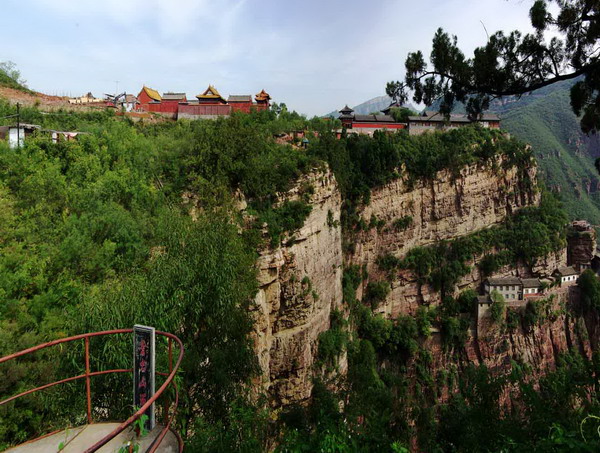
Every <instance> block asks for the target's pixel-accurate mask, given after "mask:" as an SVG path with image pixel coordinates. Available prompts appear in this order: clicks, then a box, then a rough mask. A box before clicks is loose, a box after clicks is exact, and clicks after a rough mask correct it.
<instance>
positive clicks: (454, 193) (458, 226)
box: [347, 158, 566, 318]
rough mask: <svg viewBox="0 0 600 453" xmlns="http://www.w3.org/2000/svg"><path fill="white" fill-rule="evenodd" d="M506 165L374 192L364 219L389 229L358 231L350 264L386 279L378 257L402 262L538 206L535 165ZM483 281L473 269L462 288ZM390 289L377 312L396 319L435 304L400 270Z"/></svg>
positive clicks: (373, 277) (394, 183)
mask: <svg viewBox="0 0 600 453" xmlns="http://www.w3.org/2000/svg"><path fill="white" fill-rule="evenodd" d="M502 164H503V159H502V158H498V160H497V161H496V162H494V163H493V164H491V165H485V166H481V165H470V166H467V167H465V168H463V169H462V171H461V172H460V174H458V175H453V174H452V173H451V172H449V171H441V172H439V173H438V174H437V176H436V178H435V179H433V180H431V181H419V182H418V183H417V184H416V185H415V186H414V187H411V186H410V185H409V184H408V182H407V180H406V179H397V180H395V181H392V182H391V183H389V184H387V185H385V186H383V187H380V188H377V189H374V190H373V192H372V195H371V202H370V204H369V205H368V206H366V207H364V209H363V210H362V212H361V215H362V217H363V218H364V219H367V220H368V219H370V218H371V217H373V216H374V217H376V218H377V219H378V220H379V221H383V222H385V227H383V228H373V229H370V230H368V231H364V232H361V233H359V234H358V235H357V236H356V237H355V238H354V240H355V244H356V245H355V248H354V252H353V253H351V254H350V255H349V256H348V257H347V261H348V263H349V264H356V265H360V266H366V269H367V272H368V275H369V280H378V279H382V278H385V275H384V272H383V271H382V270H381V269H379V267H378V266H377V264H376V261H377V258H378V257H380V256H383V255H387V254H391V255H393V256H395V257H397V258H402V257H403V256H404V255H406V253H407V252H408V251H409V250H410V249H411V248H413V247H416V246H424V245H430V244H433V243H435V242H438V241H442V240H451V239H455V238H458V237H461V236H465V235H467V234H470V233H473V232H475V231H477V230H481V229H484V228H488V227H490V226H492V225H495V224H498V223H500V222H502V221H504V220H505V219H506V217H507V216H509V215H511V214H513V213H515V212H516V211H517V210H518V209H520V208H522V207H525V206H531V205H535V204H537V203H538V202H539V193H538V192H537V191H536V189H535V181H536V173H537V167H536V166H535V165H532V166H530V167H529V168H526V169H518V168H517V167H511V168H509V169H507V170H501V169H500V168H501V166H502ZM403 218H405V219H410V222H406V223H407V224H408V225H407V226H406V228H401V229H399V228H396V227H395V226H394V224H395V222H396V221H397V220H398V219H403ZM559 261H561V262H562V261H563V258H562V257H560V258H559ZM565 262H566V261H565ZM552 265H553V264H552ZM553 269H555V267H553V268H552V270H553ZM504 272H506V273H510V272H512V270H511V269H505V270H504ZM550 272H551V271H550ZM479 282H480V276H479V274H478V270H477V269H476V267H474V268H473V271H472V272H471V274H470V275H468V276H467V277H465V278H464V279H463V280H462V281H461V282H460V284H459V286H461V287H473V286H474V285H477V284H478V283H479ZM367 283H368V281H364V282H363V285H362V286H361V288H359V292H358V294H359V297H360V295H362V290H363V289H364V288H366V285H367ZM391 286H392V291H391V292H390V294H389V295H388V297H387V299H386V301H385V303H383V304H381V305H380V307H379V311H380V312H382V313H386V314H387V315H388V316H389V317H392V318H394V317H397V316H398V315H400V314H414V313H415V311H416V309H417V308H418V306H419V305H420V304H422V303H429V302H433V300H432V299H435V298H436V297H437V295H435V294H432V293H431V291H430V288H428V287H421V286H420V285H418V284H417V282H416V279H415V277H414V276H413V275H411V274H410V273H409V272H402V273H401V274H400V275H399V276H398V278H397V279H395V280H394V281H393V282H391Z"/></svg>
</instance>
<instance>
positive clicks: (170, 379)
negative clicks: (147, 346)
mask: <svg viewBox="0 0 600 453" xmlns="http://www.w3.org/2000/svg"><path fill="white" fill-rule="evenodd" d="M126 333H133V329H116V330H106V331H103V332H93V333H85V334H81V335H75V336H73V337H68V338H61V339H58V340H54V341H50V342H48V343H44V344H41V345H38V346H34V347H32V348H29V349H24V350H23V351H20V352H17V353H15V354H11V355H8V356H6V357H2V358H0V364H2V363H5V362H8V361H9V360H14V359H17V358H19V357H22V356H24V355H27V354H31V353H33V352H36V351H39V350H41V349H46V348H50V347H52V346H56V345H59V344H62V343H69V342H73V341H78V340H83V341H84V347H85V373H84V374H79V375H77V376H72V377H69V378H66V379H61V380H59V381H55V382H51V383H49V384H45V385H42V386H40V387H36V388H34V389H30V390H27V391H25V392H21V393H19V394H18V395H14V396H11V397H9V398H6V399H4V400H2V401H0V406H3V405H4V404H7V403H9V402H11V401H14V400H16V399H17V398H20V397H22V396H26V395H29V394H32V393H35V392H39V391H41V390H45V389H47V388H50V387H54V386H56V385H59V384H65V383H67V382H72V381H76V380H79V379H85V381H86V382H85V386H86V396H87V421H88V423H89V424H91V423H93V419H92V401H91V378H92V377H95V376H101V375H105V374H117V373H132V372H133V368H119V369H114V370H103V371H90V338H92V337H101V336H106V335H117V334H126ZM156 335H157V336H162V337H165V338H167V340H168V354H169V372H168V373H162V372H158V371H157V372H156V374H157V375H159V376H163V377H166V378H165V381H164V383H163V384H162V385H161V386H160V387H159V388H158V390H156V392H155V393H154V396H153V397H152V398H150V399H148V401H147V402H146V403H145V404H144V405H143V406H142V407H140V408H139V410H138V411H137V412H135V413H134V414H133V415H132V416H131V417H129V418H128V419H127V420H125V421H124V422H123V423H121V424H120V425H119V426H117V427H116V428H115V429H114V430H113V431H112V432H110V433H109V434H107V435H106V436H104V437H103V438H102V439H100V440H99V441H98V442H96V443H95V444H94V445H92V446H91V447H89V448H88V449H87V450H85V453H91V452H95V451H96V450H98V449H100V448H101V447H103V446H104V445H106V444H107V443H108V442H110V441H111V440H112V439H114V438H115V437H116V436H118V435H119V434H120V433H121V432H123V431H124V430H125V429H126V428H127V427H128V426H131V425H132V424H133V423H134V422H135V421H136V420H137V419H138V418H140V417H141V416H142V415H143V414H144V413H145V412H146V411H147V410H148V408H150V406H151V405H152V404H153V403H154V402H156V400H157V399H158V398H159V397H160V396H161V395H162V394H163V393H164V391H165V390H166V389H167V387H168V386H169V385H171V384H173V388H174V391H175V401H174V403H173V406H172V408H173V411H172V413H171V414H170V415H169V412H170V409H171V407H170V405H169V404H166V405H165V426H164V427H163V429H162V430H161V432H160V433H159V434H158V436H157V437H156V438H155V439H154V441H153V442H152V444H151V445H150V447H149V448H148V449H147V450H146V451H147V453H153V452H155V451H156V449H157V448H158V447H159V445H160V443H161V442H162V440H163V439H164V437H165V436H166V435H167V432H168V431H169V429H170V427H171V422H172V421H173V418H174V417H175V412H176V410H177V405H178V403H179V392H178V390H177V384H176V383H175V381H174V378H175V374H176V373H177V370H178V369H179V366H180V365H181V360H182V359H183V343H182V342H181V340H180V339H179V338H177V337H176V336H175V335H173V334H171V333H167V332H161V331H158V330H157V331H156ZM173 342H175V343H176V344H177V346H179V354H178V356H177V360H176V362H175V365H173ZM174 434H175V435H176V436H177V441H178V443H179V451H180V452H182V451H183V442H182V439H181V437H180V436H179V434H178V433H177V432H176V431H174Z"/></svg>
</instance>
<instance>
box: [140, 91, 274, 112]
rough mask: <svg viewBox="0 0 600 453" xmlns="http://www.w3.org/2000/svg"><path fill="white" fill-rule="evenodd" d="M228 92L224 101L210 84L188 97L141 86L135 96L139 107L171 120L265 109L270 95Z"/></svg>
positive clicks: (265, 93)
mask: <svg viewBox="0 0 600 453" xmlns="http://www.w3.org/2000/svg"><path fill="white" fill-rule="evenodd" d="M255 99H256V102H253V101H252V96H251V95H249V94H248V95H231V96H229V99H227V100H225V98H224V97H223V96H221V94H220V93H219V91H218V90H217V89H216V88H215V87H214V85H209V86H208V88H207V89H206V90H204V91H203V92H202V93H201V94H198V95H196V99H190V100H188V98H187V96H186V94H185V93H173V92H167V93H164V94H163V95H162V96H161V95H160V94H159V93H158V91H156V90H153V89H152V88H149V87H147V86H144V87H143V88H142V90H141V91H140V94H139V95H138V101H139V109H140V110H142V111H144V112H153V113H157V114H160V115H163V116H166V117H169V118H173V119H215V118H218V117H221V116H229V115H231V113H232V112H244V113H249V112H250V111H252V110H253V109H255V110H266V109H268V108H269V107H270V102H269V101H270V99H271V96H269V94H268V93H267V92H266V91H265V90H262V91H261V92H260V93H258V94H257V95H255Z"/></svg>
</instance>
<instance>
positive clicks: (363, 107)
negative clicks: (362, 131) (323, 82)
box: [323, 96, 417, 118]
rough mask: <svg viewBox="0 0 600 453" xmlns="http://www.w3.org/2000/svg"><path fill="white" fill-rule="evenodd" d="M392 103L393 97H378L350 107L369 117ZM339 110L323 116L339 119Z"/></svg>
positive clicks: (410, 107)
mask: <svg viewBox="0 0 600 453" xmlns="http://www.w3.org/2000/svg"><path fill="white" fill-rule="evenodd" d="M391 103H392V98H391V97H389V96H378V97H376V98H373V99H369V100H368V101H366V102H363V103H362V104H358V105H355V106H350V107H352V108H353V109H354V113H356V114H358V115H368V114H369V113H373V112H381V111H382V110H383V109H385V108H387V107H388V106H389V105H390V104H391ZM342 107H344V106H343V105H340V107H339V108H340V109H341V108H342ZM406 107H408V108H409V109H412V110H415V111H416V110H417V109H416V108H415V107H413V106H412V105H410V104H408V105H407V106H406ZM338 110H339V109H338ZM338 110H334V111H333V112H330V113H328V114H327V115H323V116H333V117H335V118H337V117H338V115H339V112H338Z"/></svg>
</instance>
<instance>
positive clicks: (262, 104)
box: [254, 90, 271, 110]
mask: <svg viewBox="0 0 600 453" xmlns="http://www.w3.org/2000/svg"><path fill="white" fill-rule="evenodd" d="M254 99H256V105H257V106H258V109H259V110H267V109H268V108H269V106H270V105H271V104H270V101H271V96H270V95H269V93H267V92H266V91H265V90H260V93H258V94H257V95H255V96H254Z"/></svg>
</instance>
